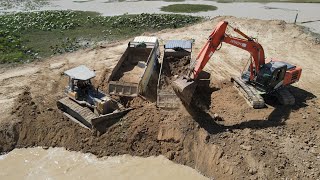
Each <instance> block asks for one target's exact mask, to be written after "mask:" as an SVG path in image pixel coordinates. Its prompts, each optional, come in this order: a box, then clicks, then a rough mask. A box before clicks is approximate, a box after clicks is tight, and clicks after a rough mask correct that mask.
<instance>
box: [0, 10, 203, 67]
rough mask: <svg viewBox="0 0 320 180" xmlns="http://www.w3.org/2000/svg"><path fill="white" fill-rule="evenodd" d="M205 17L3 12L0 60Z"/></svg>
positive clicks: (68, 49)
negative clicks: (4, 13)
mask: <svg viewBox="0 0 320 180" xmlns="http://www.w3.org/2000/svg"><path fill="white" fill-rule="evenodd" d="M201 19H202V18H200V17H194V16H186V15H177V14H139V15H122V16H112V17H104V16H100V15H99V14H98V13H94V12H82V11H40V12H28V13H16V14H6V15H2V16H0V63H12V62H17V63H19V62H29V61H32V60H34V59H39V58H43V57H48V56H51V55H54V54H61V53H65V52H73V51H76V50H78V49H79V48H83V47H87V46H91V45H94V44H95V43H96V42H98V41H102V40H108V41H115V40H120V39H126V38H129V37H133V36H136V35H139V34H141V33H142V32H145V31H151V32H154V31H158V30H162V29H165V28H179V27H183V26H186V25H190V24H193V23H196V22H199V21H200V20H201Z"/></svg>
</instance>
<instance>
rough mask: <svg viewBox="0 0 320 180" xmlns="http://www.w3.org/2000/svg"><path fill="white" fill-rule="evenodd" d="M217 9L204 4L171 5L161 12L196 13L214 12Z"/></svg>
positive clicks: (163, 8)
mask: <svg viewBox="0 0 320 180" xmlns="http://www.w3.org/2000/svg"><path fill="white" fill-rule="evenodd" d="M217 9H218V8H217V7H216V6H211V5H204V4H171V5H168V6H163V7H161V11H165V12H174V13H195V12H201V11H214V10H217Z"/></svg>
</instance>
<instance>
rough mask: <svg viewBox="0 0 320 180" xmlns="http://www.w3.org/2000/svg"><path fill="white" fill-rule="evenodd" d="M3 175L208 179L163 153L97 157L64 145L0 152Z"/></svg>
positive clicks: (58, 177) (1, 176)
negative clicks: (168, 158) (156, 154)
mask: <svg viewBox="0 0 320 180" xmlns="http://www.w3.org/2000/svg"><path fill="white" fill-rule="evenodd" d="M0 169H1V170H0V179H32V180H34V179H59V180H64V179H66V180H69V179H152V180H157V179H159V180H160V179H161V180H162V179H183V180H194V179H207V178H205V177H204V176H202V175H201V174H199V173H198V172H197V171H196V170H194V169H192V168H190V167H187V166H182V165H178V164H175V163H173V162H171V161H169V160H167V159H166V158H164V157H163V156H158V157H148V158H141V157H132V156H129V155H123V156H117V157H108V158H101V159H98V158H96V157H95V156H94V155H92V154H83V153H79V152H69V151H66V150H65V149H63V148H50V149H49V150H44V149H42V148H28V149H15V150H13V151H11V152H10V153H8V154H6V155H2V156H0Z"/></svg>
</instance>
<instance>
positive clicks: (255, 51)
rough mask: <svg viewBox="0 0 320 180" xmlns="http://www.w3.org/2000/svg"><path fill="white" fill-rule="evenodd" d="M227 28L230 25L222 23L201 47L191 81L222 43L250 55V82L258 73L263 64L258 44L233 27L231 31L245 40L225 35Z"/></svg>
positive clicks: (262, 54) (260, 47) (261, 51)
mask: <svg viewBox="0 0 320 180" xmlns="http://www.w3.org/2000/svg"><path fill="white" fill-rule="evenodd" d="M228 26H230V25H228V22H227V21H222V22H220V23H219V24H218V25H217V26H216V27H215V29H214V30H213V31H212V33H211V34H210V36H209V38H208V40H207V42H206V44H205V45H204V46H203V48H202V49H201V51H200V52H199V54H198V56H197V58H196V61H195V66H194V67H192V74H191V76H190V78H191V79H196V78H197V77H198V75H199V73H200V72H201V71H202V69H203V68H204V67H205V65H206V64H207V62H208V61H209V59H210V58H211V56H212V54H213V53H214V52H215V51H216V50H217V48H218V46H219V45H220V44H221V43H222V42H225V43H227V44H230V45H233V46H236V47H238V48H241V49H243V50H245V51H248V52H249V53H250V54H251V56H252V61H253V62H252V61H251V63H250V80H253V79H254V77H255V73H258V72H259V70H260V67H261V66H262V65H263V64H265V56H264V50H263V48H262V46H261V45H260V44H259V43H258V42H256V41H254V39H252V38H250V37H249V36H247V35H246V34H244V33H243V32H241V31H240V30H239V29H236V28H233V27H232V29H233V30H234V31H235V32H237V33H238V34H240V35H241V36H243V37H244V38H245V39H242V38H237V37H232V36H230V35H227V34H226V29H227V27H228ZM230 27H231V26H230Z"/></svg>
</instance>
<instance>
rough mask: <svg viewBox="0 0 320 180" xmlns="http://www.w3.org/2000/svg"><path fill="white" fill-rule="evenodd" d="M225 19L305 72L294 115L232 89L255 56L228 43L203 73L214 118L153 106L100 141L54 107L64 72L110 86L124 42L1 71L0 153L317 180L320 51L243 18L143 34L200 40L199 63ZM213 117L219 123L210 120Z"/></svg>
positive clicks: (201, 93) (277, 28)
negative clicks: (160, 162)
mask: <svg viewBox="0 0 320 180" xmlns="http://www.w3.org/2000/svg"><path fill="white" fill-rule="evenodd" d="M221 20H228V21H229V22H230V24H232V25H233V26H234V27H238V28H239V29H241V30H242V31H243V32H244V33H246V34H248V35H251V36H253V37H257V38H258V40H259V42H260V43H261V44H262V45H263V47H264V50H265V53H266V56H267V57H274V58H277V59H281V60H282V59H283V60H284V61H287V62H289V63H292V64H297V65H299V66H301V67H302V69H303V72H302V77H301V80H300V81H299V82H298V83H296V84H295V85H294V86H292V87H290V91H291V92H292V93H293V94H294V96H295V97H296V100H297V103H296V105H295V106H293V107H282V106H277V105H275V103H274V101H273V100H272V99H271V100H269V101H270V102H268V103H269V104H270V105H268V108H265V109H261V110H254V109H252V108H250V107H248V105H247V104H246V102H245V101H244V100H243V98H242V97H241V96H240V95H239V94H238V92H237V91H236V90H235V89H234V88H233V87H232V85H231V84H230V83H229V82H228V81H227V80H228V79H229V78H230V76H232V75H239V74H240V72H241V71H242V69H243V67H244V65H245V64H246V62H247V60H248V58H249V57H250V56H249V54H248V53H247V52H244V51H242V50H240V49H237V48H235V47H231V46H229V45H226V44H224V45H223V47H222V48H221V50H220V51H217V52H216V53H215V54H214V55H213V56H212V58H211V61H209V63H208V65H207V66H206V67H205V70H206V71H208V72H210V73H211V79H212V82H211V88H210V89H199V90H198V94H197V96H198V99H200V100H203V101H204V102H205V103H204V104H206V105H207V107H208V111H207V112H203V111H201V110H199V109H197V108H196V107H195V108H191V109H180V110H178V111H176V112H167V111H161V110H159V109H158V108H156V107H155V105H154V104H153V103H143V107H142V108H139V109H136V110H134V111H131V112H130V113H128V115H126V116H125V117H123V118H122V119H121V120H120V121H119V122H116V123H114V124H112V125H110V126H107V128H105V129H104V130H103V134H99V133H98V136H97V137H96V136H93V134H95V133H93V134H92V133H91V132H90V131H89V132H88V131H87V130H84V129H82V128H80V127H78V125H76V124H74V123H71V122H70V121H67V120H66V118H65V117H63V116H62V115H61V114H60V113H59V111H58V110H57V109H56V107H55V102H56V100H57V99H59V98H60V97H62V96H63V89H64V87H65V86H66V85H67V80H66V79H65V78H64V77H63V76H62V73H63V71H64V70H67V69H69V68H72V67H75V66H78V65H80V64H84V65H86V66H88V67H89V68H91V69H94V70H96V73H97V74H98V77H97V81H96V84H102V85H103V83H104V82H105V81H106V79H107V78H106V76H108V75H109V72H111V71H110V69H112V68H113V67H114V66H115V64H116V63H117V60H118V59H119V58H120V56H121V54H122V53H123V52H124V50H125V48H126V46H127V41H123V42H118V43H113V44H106V45H105V48H95V49H87V50H81V51H77V52H75V53H70V54H64V55H61V56H55V57H52V58H49V59H47V60H45V61H42V62H35V63H31V64H26V65H19V66H18V67H2V68H0V81H1V87H0V106H1V107H2V108H1V109H0V113H1V117H0V122H1V124H2V125H1V126H0V144H1V145H2V146H1V147H0V152H4V151H8V150H11V149H12V148H14V147H31V146H38V145H40V146H63V147H66V148H67V149H70V150H76V151H83V152H92V153H94V154H96V155H99V156H105V155H118V154H132V155H141V156H150V155H159V154H164V155H166V156H167V157H168V158H169V159H171V160H173V161H175V162H178V163H181V164H186V165H188V166H191V167H193V168H195V169H197V170H199V171H201V172H202V173H204V174H205V175H206V176H209V177H215V178H217V179H221V178H223V179H280V178H284V179H285V178H289V179H291V178H292V179H317V178H319V177H320V170H319V167H320V150H319V149H320V130H319V123H320V106H319V105H320V101H319V99H318V98H317V97H318V96H319V95H320V81H319V80H318V76H319V71H318V69H320V65H319V63H318V58H319V56H320V51H319V49H320V45H319V43H317V41H316V40H315V38H314V37H312V36H311V35H309V34H306V33H305V32H303V31H302V30H301V29H300V28H299V27H297V26H295V25H292V24H286V23H285V22H282V21H262V20H248V19H239V18H235V17H218V18H215V19H213V20H210V21H206V22H203V23H200V24H197V25H194V26H190V27H186V28H181V29H175V30H163V31H161V32H159V33H157V34H148V33H146V34H145V35H156V36H158V37H159V38H160V43H164V42H165V40H169V39H195V44H194V52H193V56H195V55H196V54H197V53H198V51H199V50H200V49H201V46H202V45H203V44H204V42H205V40H206V38H207V36H208V35H209V34H210V32H211V30H212V29H213V27H214V26H215V25H216V24H217V22H219V21H221ZM231 34H233V33H231ZM19 94H20V95H19ZM214 113H217V114H218V115H219V117H221V118H218V119H217V118H212V114H214ZM217 120H220V121H217ZM221 120H223V121H221ZM49 132H50V133H49ZM95 135H96V134H95Z"/></svg>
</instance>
